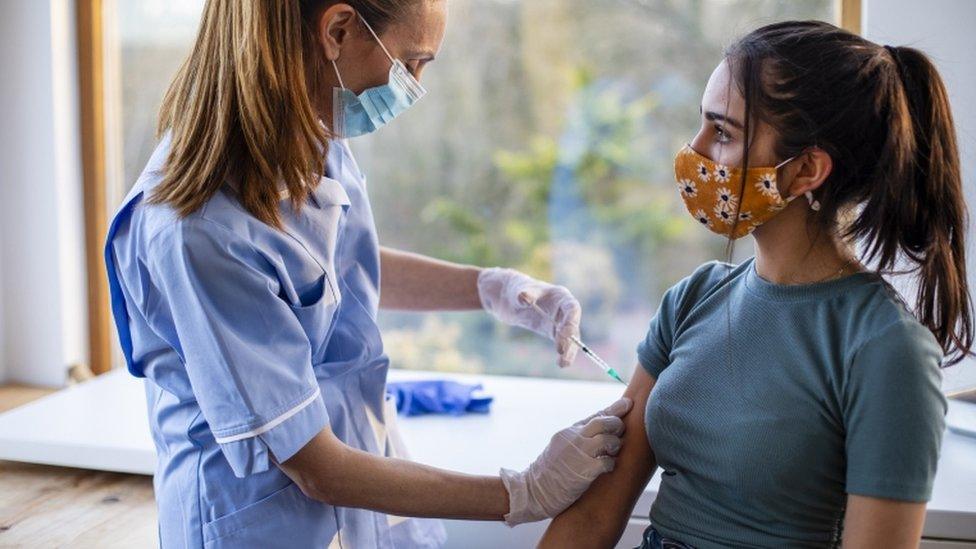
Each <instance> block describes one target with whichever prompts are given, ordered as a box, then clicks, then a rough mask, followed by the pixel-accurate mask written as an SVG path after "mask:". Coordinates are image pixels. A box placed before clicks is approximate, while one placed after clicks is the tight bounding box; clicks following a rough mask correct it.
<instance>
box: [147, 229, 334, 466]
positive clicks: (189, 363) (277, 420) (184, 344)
mask: <svg viewBox="0 0 976 549" xmlns="http://www.w3.org/2000/svg"><path fill="white" fill-rule="evenodd" d="M147 263H148V266H149V269H150V273H151V279H152V283H153V284H154V285H156V286H157V287H158V289H159V300H160V303H161V305H160V306H158V307H156V308H154V310H153V311H152V312H151V316H153V317H154V324H155V325H156V326H157V327H158V328H159V330H160V331H161V332H162V335H163V337H164V338H165V339H166V340H167V341H168V342H169V343H170V344H171V345H172V346H173V347H174V349H176V351H177V352H178V353H179V355H180V358H181V359H182V360H183V365H184V367H185V369H186V373H187V377H188V378H189V381H190V385H191V387H192V389H193V395H194V398H195V399H196V401H197V403H198V405H199V406H200V410H201V412H202V414H203V417H204V419H205V420H206V421H207V424H208V425H209V427H210V430H211V432H212V434H213V436H214V439H215V440H216V442H217V443H218V444H219V445H220V448H221V450H222V452H223V454H224V456H225V457H226V459H227V461H228V462H229V464H230V466H231V468H232V469H233V471H234V473H235V474H236V475H237V476H239V477H243V476H246V475H248V474H252V473H260V472H262V471H265V470H267V469H268V467H269V464H270V462H271V460H272V459H278V460H285V459H287V458H289V457H291V456H292V455H293V454H294V453H295V452H297V451H298V449H299V448H301V447H302V446H304V445H305V444H306V443H307V442H308V441H309V440H310V439H311V438H312V437H313V436H314V435H315V434H316V433H318V432H319V431H321V430H322V429H323V427H324V426H326V425H327V424H328V415H327V412H326V409H325V404H324V402H323V400H322V396H321V394H320V393H319V386H318V383H317V381H316V378H315V374H314V371H313V370H312V364H311V346H310V343H309V340H308V337H307V335H306V333H305V331H304V329H303V327H302V325H301V323H300V321H299V320H298V317H297V315H296V312H295V311H294V310H293V307H292V306H291V305H290V304H289V303H288V302H286V301H285V300H284V299H283V298H281V297H279V295H278V280H277V278H276V277H275V274H274V273H273V272H271V270H270V268H269V266H268V265H267V264H266V262H265V261H264V258H263V257H262V256H261V255H260V253H258V252H257V250H255V249H254V248H253V246H252V245H251V244H250V243H249V242H247V241H246V240H244V239H243V237H239V236H236V235H234V234H233V233H230V231H228V230H227V229H224V228H223V227H221V226H218V225H216V224H212V223H208V222H206V221H205V220H195V219H184V220H181V222H180V223H178V224H176V225H175V226H174V227H173V228H171V229H168V230H167V232H165V233H162V234H161V235H160V236H159V237H157V238H156V239H155V240H153V241H152V242H151V246H150V247H148V248H147Z"/></svg>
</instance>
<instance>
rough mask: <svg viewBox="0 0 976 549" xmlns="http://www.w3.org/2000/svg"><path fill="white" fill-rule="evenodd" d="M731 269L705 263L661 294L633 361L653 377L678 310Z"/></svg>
mask: <svg viewBox="0 0 976 549" xmlns="http://www.w3.org/2000/svg"><path fill="white" fill-rule="evenodd" d="M731 268H732V266H731V265H729V264H727V263H721V262H718V261H711V262H708V263H705V264H704V265H702V266H700V267H698V268H697V269H696V270H695V272H693V273H692V274H691V275H689V276H687V277H685V278H684V279H682V280H681V281H679V282H678V283H677V284H675V285H674V286H672V287H671V288H669V289H668V291H667V292H665V293H664V297H663V298H661V305H660V306H659V307H658V309H657V312H656V313H655V314H654V317H653V318H651V324H650V326H649V327H648V330H647V335H646V336H645V337H644V339H643V340H641V342H640V343H639V344H638V345H637V361H638V362H639V363H640V365H641V367H643V368H644V369H645V370H646V371H647V373H648V374H650V375H651V376H652V377H654V378H655V379H657V377H658V376H659V375H661V372H662V371H664V369H665V368H667V366H668V363H669V362H670V356H671V345H672V344H673V343H674V337H675V333H676V331H677V328H678V322H679V320H680V319H679V317H680V316H681V310H682V309H683V308H684V307H686V306H687V305H688V303H689V302H690V301H694V300H696V299H697V298H698V297H699V296H701V295H703V294H705V293H707V291H708V290H710V289H711V288H713V287H714V286H715V285H716V284H717V283H718V282H719V281H720V280H721V279H723V278H724V277H725V275H726V274H727V273H728V272H729V270H730V269H731Z"/></svg>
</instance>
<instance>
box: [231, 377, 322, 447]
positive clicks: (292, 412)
mask: <svg viewBox="0 0 976 549" xmlns="http://www.w3.org/2000/svg"><path fill="white" fill-rule="evenodd" d="M321 392H322V389H320V388H318V387H316V388H315V392H314V393H312V396H310V397H308V398H306V399H305V400H303V401H301V402H300V403H298V405H297V406H295V407H294V408H292V409H291V410H288V411H287V412H285V413H283V414H281V415H280V416H278V417H276V418H274V419H272V420H271V421H269V422H267V423H265V424H264V425H261V426H260V427H256V428H254V429H251V430H250V431H247V432H244V433H238V434H236V435H230V436H227V437H218V436H216V435H214V440H216V441H217V443H218V444H227V443H230V442H237V441H238V440H244V439H247V438H251V437H256V436H258V435H261V434H264V433H267V432H268V431H270V430H272V429H274V428H275V427H277V426H279V425H281V424H282V423H284V422H286V421H288V419H289V418H291V417H292V416H294V415H295V414H297V413H298V412H301V411H302V410H304V409H305V407H306V406H308V405H309V404H311V403H313V402H315V399H317V398H318V397H319V395H320V394H321Z"/></svg>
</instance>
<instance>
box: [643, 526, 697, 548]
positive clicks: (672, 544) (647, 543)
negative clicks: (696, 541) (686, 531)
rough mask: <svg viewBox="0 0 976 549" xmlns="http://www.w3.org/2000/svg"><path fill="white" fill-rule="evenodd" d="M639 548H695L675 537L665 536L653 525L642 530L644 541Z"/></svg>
mask: <svg viewBox="0 0 976 549" xmlns="http://www.w3.org/2000/svg"><path fill="white" fill-rule="evenodd" d="M639 549H695V548H694V546H691V545H688V544H687V543H682V542H680V541H678V540H676V539H671V538H666V537H664V536H662V535H661V533H660V532H658V531H657V530H656V529H655V528H654V527H653V526H648V527H647V530H645V531H644V542H643V543H642V544H641V546H640V548H639Z"/></svg>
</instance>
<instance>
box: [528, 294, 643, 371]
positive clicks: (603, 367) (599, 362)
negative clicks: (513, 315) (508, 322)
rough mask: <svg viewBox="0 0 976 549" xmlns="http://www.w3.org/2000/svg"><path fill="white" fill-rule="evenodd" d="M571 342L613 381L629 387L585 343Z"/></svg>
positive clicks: (536, 306) (576, 339)
mask: <svg viewBox="0 0 976 549" xmlns="http://www.w3.org/2000/svg"><path fill="white" fill-rule="evenodd" d="M531 305H532V308H533V309H535V310H536V311H538V312H539V314H541V315H542V316H544V317H548V316H549V313H547V312H545V311H543V310H542V308H541V307H539V305H537V304H535V303H532V304H531ZM555 323H556V322H555V321H553V324H554V325H555ZM569 340H570V341H572V342H573V343H575V344H576V346H577V347H579V348H580V350H581V351H583V354H584V355H586V357H587V358H589V359H590V361H591V362H593V364H596V365H597V366H599V367H600V369H601V370H603V371H604V372H605V373H606V374H607V375H608V376H610V377H612V378H613V379H616V380H617V381H619V382H620V383H623V384H624V385H627V382H626V381H624V380H623V379H621V377H620V374H618V373H617V371H616V370H614V369H613V368H612V367H611V366H610V365H609V364H607V362H606V361H605V360H603V359H602V358H600V357H599V356H597V354H596V353H594V352H593V351H591V350H590V348H589V347H587V345H586V344H585V343H583V341H582V340H581V339H580V338H578V337H576V336H569Z"/></svg>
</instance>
